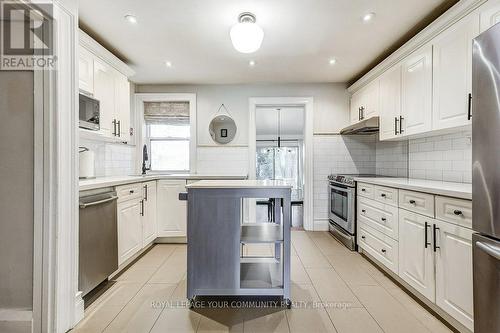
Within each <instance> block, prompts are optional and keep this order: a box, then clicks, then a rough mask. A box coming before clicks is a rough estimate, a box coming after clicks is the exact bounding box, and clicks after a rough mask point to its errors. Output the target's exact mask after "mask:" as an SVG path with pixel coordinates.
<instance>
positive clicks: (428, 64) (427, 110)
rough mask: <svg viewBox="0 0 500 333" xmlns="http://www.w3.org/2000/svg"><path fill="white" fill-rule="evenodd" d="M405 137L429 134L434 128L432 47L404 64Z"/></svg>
mask: <svg viewBox="0 0 500 333" xmlns="http://www.w3.org/2000/svg"><path fill="white" fill-rule="evenodd" d="M401 114H402V117H403V119H402V124H401V128H402V130H403V133H402V134H403V135H413V134H420V133H424V132H428V131H430V130H431V127H432V46H425V47H423V48H421V49H419V50H417V51H415V52H414V53H413V54H411V55H410V56H408V58H406V59H405V60H403V63H402V107H401Z"/></svg>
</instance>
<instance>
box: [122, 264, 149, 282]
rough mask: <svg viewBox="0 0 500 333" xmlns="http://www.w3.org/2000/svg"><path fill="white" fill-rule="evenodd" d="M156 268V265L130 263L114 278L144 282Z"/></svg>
mask: <svg viewBox="0 0 500 333" xmlns="http://www.w3.org/2000/svg"><path fill="white" fill-rule="evenodd" d="M157 270H158V266H143V265H132V266H131V267H130V268H128V269H127V270H126V271H124V272H123V273H122V274H120V275H119V276H118V277H116V278H114V280H115V281H124V282H135V283H141V284H144V283H146V281H148V280H149V279H150V278H151V276H153V274H154V273H155V272H156V271H157Z"/></svg>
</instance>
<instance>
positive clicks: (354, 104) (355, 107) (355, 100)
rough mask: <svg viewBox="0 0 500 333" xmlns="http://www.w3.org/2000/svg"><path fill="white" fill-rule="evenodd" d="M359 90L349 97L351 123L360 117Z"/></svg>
mask: <svg viewBox="0 0 500 333" xmlns="http://www.w3.org/2000/svg"><path fill="white" fill-rule="evenodd" d="M360 97H361V96H360V92H356V93H354V94H353V95H352V97H351V119H350V120H351V124H355V123H357V122H358V121H359V120H360V119H359V117H360V113H359V108H360V107H361V100H360Z"/></svg>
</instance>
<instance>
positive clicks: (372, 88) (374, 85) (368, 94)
mask: <svg viewBox="0 0 500 333" xmlns="http://www.w3.org/2000/svg"><path fill="white" fill-rule="evenodd" d="M362 94H363V97H362V101H363V105H362V107H363V111H362V114H361V116H362V117H363V119H368V118H370V117H373V116H378V115H379V79H378V78H377V79H375V80H373V81H372V82H370V83H369V84H368V85H367V86H366V88H365V89H364V90H363V93H362Z"/></svg>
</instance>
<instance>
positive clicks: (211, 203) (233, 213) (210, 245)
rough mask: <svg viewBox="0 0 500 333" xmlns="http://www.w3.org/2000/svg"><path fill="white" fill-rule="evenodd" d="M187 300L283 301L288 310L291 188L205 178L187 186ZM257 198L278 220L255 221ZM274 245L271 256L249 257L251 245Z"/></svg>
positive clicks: (255, 182)
mask: <svg viewBox="0 0 500 333" xmlns="http://www.w3.org/2000/svg"><path fill="white" fill-rule="evenodd" d="M186 188H187V192H188V193H187V200H188V223H187V241H188V245H187V298H188V300H189V301H190V302H191V304H193V301H195V298H196V297H199V296H200V297H201V296H203V297H204V296H212V297H213V296H237V297H245V296H265V297H268V296H269V297H271V296H272V297H281V298H282V300H283V301H284V303H285V304H286V305H287V306H288V307H290V306H291V300H290V225H291V221H290V212H291V206H290V204H291V185H289V184H287V183H286V182H283V181H258V180H222V181H217V180H203V181H199V182H196V183H193V184H190V185H188V186H186ZM259 198H271V199H273V201H274V203H275V204H274V208H273V209H274V214H273V216H274V220H273V221H267V222H266V221H264V222H255V221H252V216H253V215H255V213H254V212H253V213H252V207H255V200H252V199H259ZM255 243H267V244H274V246H273V248H274V254H273V255H272V256H270V257H255V256H254V257H250V256H245V255H244V251H243V248H244V247H245V246H246V245H247V244H255Z"/></svg>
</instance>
